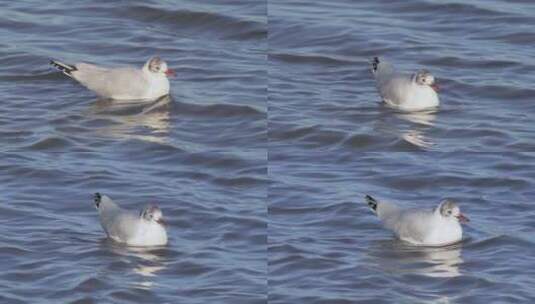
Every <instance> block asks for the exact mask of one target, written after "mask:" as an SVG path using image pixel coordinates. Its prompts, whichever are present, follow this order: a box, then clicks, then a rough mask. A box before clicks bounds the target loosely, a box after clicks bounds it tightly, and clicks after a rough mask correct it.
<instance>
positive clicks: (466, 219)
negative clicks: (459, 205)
mask: <svg viewBox="0 0 535 304" xmlns="http://www.w3.org/2000/svg"><path fill="white" fill-rule="evenodd" d="M457 219H459V222H461V223H468V222H470V219H469V218H467V217H466V216H464V215H463V214H462V213H459V215H457Z"/></svg>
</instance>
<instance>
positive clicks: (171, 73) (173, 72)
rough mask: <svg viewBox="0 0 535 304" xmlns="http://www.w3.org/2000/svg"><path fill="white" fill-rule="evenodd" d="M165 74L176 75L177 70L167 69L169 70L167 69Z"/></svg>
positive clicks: (168, 75)
mask: <svg viewBox="0 0 535 304" xmlns="http://www.w3.org/2000/svg"><path fill="white" fill-rule="evenodd" d="M165 76H167V77H175V71H174V70H173V69H167V71H165Z"/></svg>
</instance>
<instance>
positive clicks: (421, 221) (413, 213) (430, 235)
mask: <svg viewBox="0 0 535 304" xmlns="http://www.w3.org/2000/svg"><path fill="white" fill-rule="evenodd" d="M366 202H367V203H368V206H370V208H371V209H372V210H373V211H374V212H375V213H376V214H377V217H379V219H380V220H381V221H382V222H383V225H384V226H385V227H386V228H387V229H390V230H392V231H393V232H394V234H395V235H396V236H397V237H398V238H400V239H402V240H404V241H407V242H409V243H412V244H414V245H423V246H444V245H449V244H453V243H456V242H459V241H460V240H461V239H462V236H463V230H462V227H461V224H460V222H468V221H469V220H468V218H467V217H465V216H464V215H463V214H462V213H461V212H460V210H459V207H458V206H457V204H455V203H454V202H452V201H450V200H444V201H442V202H441V203H440V204H439V205H438V206H437V207H436V208H434V209H433V210H422V209H401V208H400V207H398V206H397V205H395V204H392V203H387V202H379V201H377V200H375V199H374V198H373V197H371V196H369V195H366Z"/></svg>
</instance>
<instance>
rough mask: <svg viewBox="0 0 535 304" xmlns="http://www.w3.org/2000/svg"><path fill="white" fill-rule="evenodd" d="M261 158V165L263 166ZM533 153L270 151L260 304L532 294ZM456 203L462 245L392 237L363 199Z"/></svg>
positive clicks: (522, 298) (527, 297) (500, 299)
mask: <svg viewBox="0 0 535 304" xmlns="http://www.w3.org/2000/svg"><path fill="white" fill-rule="evenodd" d="M272 159H273V161H272ZM534 163H535V154H533V153H526V154H518V153H509V154H506V155H502V154H492V153H490V154H485V153H460V152H459V153H356V154H350V153H346V154H343V155H337V156H334V155H332V154H328V153H327V154H324V153H305V152H303V153H301V154H294V155H292V156H288V155H283V154H275V153H274V154H273V156H272V157H271V155H270V165H269V167H270V169H269V170H270V176H271V179H272V180H273V182H272V185H271V186H270V189H269V197H270V206H269V233H268V243H269V255H268V256H269V282H270V284H269V295H270V303H360V302H362V303H368V302H367V301H369V303H528V302H531V301H532V300H533V299H535V290H533V286H534V283H535V278H534V276H533V275H532V271H531V269H532V268H533V266H534V265H535V258H534V256H533V254H531V252H533V249H534V248H535V243H534V242H533V229H534V228H535V225H534V222H533V218H534V217H535V211H534V210H533V206H532V205H533V197H534V196H535V191H534V190H533V189H535V176H534V175H533V171H534V170H535V167H534V165H533V164H534ZM365 194H370V195H373V196H375V197H377V198H378V199H382V200H386V201H390V202H396V203H398V204H399V205H401V206H405V207H422V208H433V207H435V206H436V205H437V204H438V202H439V201H440V200H442V199H443V198H451V199H453V200H455V201H457V202H458V203H459V205H460V207H461V210H462V211H463V213H464V214H466V215H467V216H469V217H470V219H471V222H470V223H469V224H468V225H467V226H464V241H463V242H462V243H460V244H457V245H454V246H450V247H445V248H415V247H413V246H409V245H406V244H405V243H402V242H401V241H398V240H396V239H395V238H394V237H393V235H392V234H391V233H390V232H388V231H386V230H384V229H383V228H382V226H381V225H380V223H379V221H378V219H377V217H376V216H375V215H374V214H373V213H372V212H371V211H370V210H369V208H368V206H367V205H366V203H365V201H364V195H365Z"/></svg>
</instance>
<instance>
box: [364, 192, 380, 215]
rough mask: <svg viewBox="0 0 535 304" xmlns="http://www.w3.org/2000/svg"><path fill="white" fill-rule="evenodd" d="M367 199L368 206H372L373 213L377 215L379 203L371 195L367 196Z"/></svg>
mask: <svg viewBox="0 0 535 304" xmlns="http://www.w3.org/2000/svg"><path fill="white" fill-rule="evenodd" d="M365 198H366V203H368V206H370V208H371V209H372V210H373V212H375V213H377V204H379V202H378V201H376V200H375V199H374V198H373V197H371V196H369V195H366V197H365Z"/></svg>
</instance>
